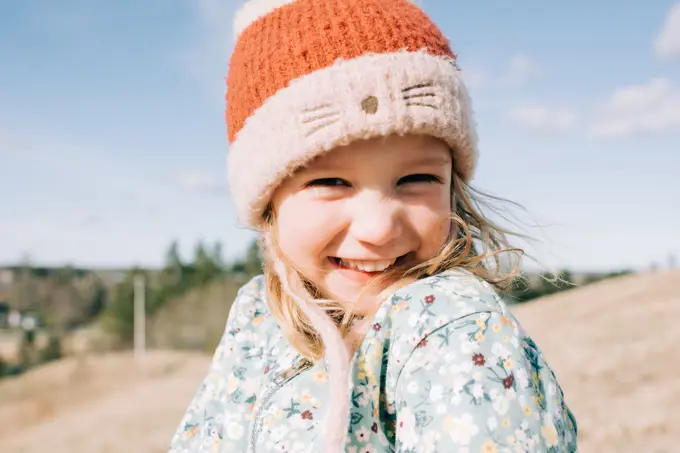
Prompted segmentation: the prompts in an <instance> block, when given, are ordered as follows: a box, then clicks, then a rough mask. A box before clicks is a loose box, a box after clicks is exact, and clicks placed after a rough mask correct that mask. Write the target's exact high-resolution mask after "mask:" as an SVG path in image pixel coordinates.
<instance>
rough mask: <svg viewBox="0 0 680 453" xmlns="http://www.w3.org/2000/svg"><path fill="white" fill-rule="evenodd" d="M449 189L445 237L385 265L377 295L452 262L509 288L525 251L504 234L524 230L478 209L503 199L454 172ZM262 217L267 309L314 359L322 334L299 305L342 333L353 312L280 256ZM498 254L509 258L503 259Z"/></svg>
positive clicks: (271, 217)
mask: <svg viewBox="0 0 680 453" xmlns="http://www.w3.org/2000/svg"><path fill="white" fill-rule="evenodd" d="M451 192H452V205H453V210H452V211H453V212H452V213H451V217H450V219H451V233H450V234H449V237H448V239H447V241H446V242H445V244H444V245H443V246H442V248H441V249H440V251H439V253H438V254H437V255H436V256H434V257H433V258H432V259H430V260H427V261H425V262H422V263H419V264H418V265H416V266H414V267H412V268H410V269H407V270H403V269H396V270H392V271H387V272H386V273H384V275H382V276H381V277H377V278H376V279H374V280H375V281H374V282H373V283H374V284H378V283H379V282H380V281H381V280H383V279H391V280H395V278H394V277H397V278H396V280H397V282H396V283H394V284H392V285H390V286H389V287H388V288H386V289H385V290H383V291H382V292H381V294H380V297H381V298H382V299H385V298H386V297H389V295H390V294H391V293H393V292H395V291H396V290H397V289H399V288H400V287H403V286H405V285H408V284H409V283H412V282H413V281H416V280H418V279H421V278H424V277H427V276H431V275H436V274H439V273H441V272H444V271H447V270H450V269H453V268H462V269H465V270H467V271H468V272H470V273H471V274H473V275H475V276H478V277H480V278H482V279H483V280H485V281H487V282H488V283H489V284H491V285H492V286H493V287H494V288H495V289H496V290H497V291H498V292H505V291H507V290H509V289H510V288H511V286H512V282H513V280H514V279H515V278H516V277H517V276H518V275H519V270H520V261H521V257H522V256H523V255H524V251H523V250H522V249H519V248H514V247H511V246H510V244H509V241H508V236H510V235H512V236H518V237H526V236H524V235H522V234H519V233H515V232H511V231H509V230H506V229H503V228H501V227H500V226H498V225H496V224H495V223H494V222H492V221H490V220H489V219H488V218H486V217H485V216H484V215H483V213H482V211H481V206H482V205H486V207H487V208H489V209H490V210H491V211H493V212H496V213H500V212H499V210H498V209H496V208H495V207H494V206H493V205H492V204H491V203H488V202H485V200H484V199H488V200H491V201H501V202H504V201H505V202H507V200H504V199H501V198H498V197H493V196H490V195H487V194H485V193H483V192H480V191H478V190H476V189H473V188H472V187H471V186H469V185H468V184H466V183H465V182H464V181H463V180H462V179H461V178H460V177H459V176H458V175H457V174H456V173H455V172H454V173H453V180H452V188H451ZM513 204H515V203H513ZM265 217H266V220H267V227H266V230H265V231H264V234H263V235H262V239H261V243H260V246H261V248H262V252H263V256H264V273H265V281H266V291H267V304H268V306H269V310H270V312H271V314H272V315H273V316H274V317H275V318H276V319H277V321H278V323H279V325H280V326H281V328H282V330H283V333H284V335H285V336H286V338H287V339H288V341H289V342H290V343H291V345H292V346H293V347H295V348H296V349H297V350H298V351H299V352H300V353H301V354H302V355H304V356H305V357H307V358H309V359H310V360H312V361H317V360H319V359H321V357H322V356H323V355H324V340H323V338H322V337H323V336H324V335H322V333H321V332H318V331H317V330H316V329H315V328H314V327H313V324H314V323H312V322H311V320H310V317H309V316H308V315H307V313H306V311H308V310H305V309H304V308H303V307H302V306H301V305H303V306H304V304H305V303H309V304H312V305H314V306H315V307H319V308H320V309H321V310H323V311H325V313H326V314H327V315H328V317H329V318H330V319H331V320H332V321H333V323H334V324H335V325H336V326H337V328H338V330H339V332H340V335H342V336H345V335H346V334H347V333H348V332H349V328H350V327H351V326H352V324H353V323H354V321H355V320H356V319H357V315H356V314H355V313H353V312H352V311H351V310H349V309H347V308H346V307H343V306H341V305H340V304H339V303H337V302H335V301H332V300H328V299H325V298H324V297H323V294H322V293H321V292H320V291H319V290H318V289H317V288H316V287H315V286H314V284H313V283H312V282H309V281H308V280H306V279H305V278H304V277H303V276H302V275H301V273H300V272H299V271H297V270H296V269H295V268H294V266H293V265H292V264H291V263H290V261H289V260H287V259H286V257H285V256H283V253H282V252H281V249H280V247H279V245H278V240H277V236H278V235H277V226H276V212H274V210H273V209H271V208H270V209H268V210H267V212H266V213H265ZM503 255H506V256H508V257H509V259H508V260H504V257H503ZM504 261H505V263H504ZM395 274H397V275H395ZM286 280H287V281H286Z"/></svg>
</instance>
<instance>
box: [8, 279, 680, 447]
mask: <svg viewBox="0 0 680 453" xmlns="http://www.w3.org/2000/svg"><path fill="white" fill-rule="evenodd" d="M230 291H233V288H228V287H226V286H224V287H219V285H218V286H215V287H214V288H213V289H206V292H205V293H203V294H202V295H203V296H204V297H200V295H199V294H198V293H197V294H196V295H195V296H192V297H194V298H193V299H191V300H192V301H193V302H194V303H195V304H196V305H194V307H200V310H197V311H201V310H202V309H206V310H220V314H219V315H218V314H215V315H214V318H215V329H217V328H218V327H217V326H219V325H220V324H223V323H224V319H223V318H222V317H223V316H224V317H226V312H227V310H228V305H229V303H230V301H231V298H228V294H229V292H230ZM225 301H226V302H225ZM182 305H183V304H180V303H178V302H177V303H176V305H174V306H173V304H171V305H169V306H168V307H169V308H168V310H169V311H168V312H167V313H168V314H166V315H165V316H166V318H165V319H164V320H161V318H159V320H158V321H157V322H158V323H159V324H158V326H162V327H157V329H159V330H158V332H164V334H163V335H167V334H168V330H170V329H172V328H173V326H174V328H175V329H177V330H178V331H180V332H182V331H184V327H182V328H180V327H179V326H184V325H185V324H186V325H190V326H193V327H192V328H191V329H189V330H187V331H186V332H190V333H182V334H181V335H182V336H185V335H186V336H187V337H189V338H193V340H192V341H196V342H197V344H200V342H201V341H208V342H211V341H213V340H207V339H208V338H209V337H208V336H205V337H201V336H200V335H199V334H198V333H197V331H198V330H199V327H198V326H200V322H201V320H200V319H199V318H198V317H197V318H195V319H191V318H190V316H191V313H192V311H191V310H189V309H185V308H182ZM185 310H186V311H185ZM512 310H513V311H514V312H515V313H516V314H517V316H518V317H519V319H520V321H521V322H522V324H523V325H524V326H525V327H526V328H527V329H528V330H529V332H530V333H531V334H532V336H533V337H534V338H535V339H536V340H537V341H538V343H539V345H540V346H541V347H542V349H543V350H544V352H545V354H546V356H547V357H548V360H549V361H550V363H551V365H552V366H553V368H554V369H555V371H556V373H557V375H558V377H559V379H560V382H561V383H562V385H563V388H564V391H565V393H566V398H567V401H568V403H569V405H570V406H571V407H572V409H573V410H574V412H575V414H576V417H577V419H578V421H579V425H580V431H579V433H580V451H582V452H585V453H588V452H598V453H614V452H617V453H639V452H674V451H677V446H678V445H680V431H678V430H677V427H678V426H680V411H678V410H677V408H678V407H680V379H678V378H677V377H678V376H680V350H679V349H678V348H677V344H679V343H680V329H678V327H677V323H678V320H679V319H680V272H677V271H675V272H660V273H653V274H646V275H642V274H641V275H630V276H623V277H617V278H613V279H609V280H606V281H602V282H598V283H594V284H592V285H589V286H586V287H583V288H577V289H574V290H570V291H566V292H563V293H560V294H556V295H552V296H549V297H546V298H542V299H539V300H536V301H532V302H527V303H525V304H521V305H515V306H513V307H512ZM182 316H184V317H186V318H185V319H183V318H182ZM218 318H219V319H218ZM180 320H181V321H180ZM219 329H221V327H220V328H219ZM159 335H160V333H159ZM163 335H161V337H162V338H163ZM168 341H169V340H168ZM208 364H209V356H208V355H207V354H198V353H181V352H166V351H152V352H150V353H149V354H148V356H147V358H146V360H145V361H144V363H142V364H137V363H135V361H134V359H133V357H132V356H131V355H129V354H127V353H122V354H107V355H98V356H91V357H87V358H84V359H75V358H70V359H66V360H62V361H60V362H56V363H53V364H50V365H46V366H43V367H40V368H38V369H35V370H32V371H30V372H28V373H26V374H25V375H22V376H19V377H16V378H10V379H6V380H4V381H0V401H2V404H1V405H0V445H2V446H3V448H2V451H3V453H5V452H6V453H42V452H44V451H45V449H46V442H49V448H48V449H49V451H50V452H51V453H66V452H68V453H99V452H101V453H127V452H130V451H134V452H135V453H164V452H165V449H166V447H167V443H168V442H169V439H170V436H171V435H172V433H173V432H174V429H175V428H176V426H177V424H178V423H179V420H180V418H181V416H182V414H183V412H184V410H185V408H186V405H187V404H188V402H189V399H190V398H191V395H192V394H193V393H194V391H195V390H196V388H197V386H198V384H199V382H200V380H201V379H202V378H203V376H204V373H205V372H206V370H207V367H208ZM46 439H47V441H46Z"/></svg>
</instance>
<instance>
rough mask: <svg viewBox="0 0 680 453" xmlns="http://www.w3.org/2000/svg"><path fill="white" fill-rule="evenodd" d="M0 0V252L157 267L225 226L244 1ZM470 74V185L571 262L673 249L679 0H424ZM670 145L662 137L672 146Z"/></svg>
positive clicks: (588, 264)
mask: <svg viewBox="0 0 680 453" xmlns="http://www.w3.org/2000/svg"><path fill="white" fill-rule="evenodd" d="M58 3H59V4H58V5H57V2H53V1H47V0H36V1H32V2H2V3H1V4H0V263H11V262H15V261H18V260H19V259H21V258H22V257H24V256H28V257H30V258H31V260H32V261H34V262H37V263H45V264H60V263H72V264H76V265H82V266H92V265H95V266H120V265H130V264H135V263H139V264H144V265H158V264H159V263H160V262H161V261H162V259H163V255H164V251H165V249H166V247H167V245H168V243H169V242H170V241H171V240H172V239H178V240H180V242H181V244H182V247H183V251H184V253H185V254H186V255H187V257H188V256H189V255H190V253H191V250H192V248H193V246H194V244H195V243H196V241H198V240H200V239H203V240H205V241H208V242H212V241H215V240H220V241H222V242H223V244H224V249H225V254H226V256H227V258H233V257H236V256H238V255H239V254H241V253H242V252H243V250H244V249H245V247H246V246H247V245H248V242H249V240H250V239H252V237H253V235H252V233H250V232H248V231H246V230H242V229H240V228H238V226H237V225H236V221H235V216H234V208H233V205H232V204H231V202H230V200H229V196H228V193H227V185H226V167H225V165H226V164H225V158H226V153H227V152H228V146H227V142H226V131H225V126H224V121H223V118H224V116H223V111H224V90H225V87H224V81H223V78H224V76H225V75H226V71H227V65H228V59H229V53H230V49H231V48H232V46H233V40H232V37H231V36H232V27H231V20H232V17H233V13H234V10H235V9H236V8H237V7H238V6H239V4H240V3H241V2H240V1H233V0H232V1H228V0H221V1H218V0H147V1H143V2H140V1H137V0H135V1H132V0H119V1H117V2H89V1H86V0H63V1H61V2H58ZM421 4H422V6H423V8H424V9H425V10H426V12H427V13H429V14H430V15H431V17H432V18H433V19H434V20H435V22H437V24H438V25H439V26H440V27H441V28H442V29H443V30H444V32H445V33H446V35H447V36H448V37H449V38H450V40H451V44H452V47H453V48H454V50H455V51H456V52H457V53H459V54H460V57H459V62H460V66H461V67H462V69H463V71H464V72H465V74H466V78H467V79H468V82H469V84H470V87H471V92H472V97H473V103H474V108H475V111H476V120H477V122H478V127H479V135H480V153H481V157H480V162H479V172H478V174H477V176H476V178H475V181H474V184H475V185H476V186H477V187H479V188H480V189H482V190H485V191H487V192H490V193H492V194H494V195H498V196H502V197H505V198H509V199H511V200H513V201H516V202H518V203H521V204H522V205H523V206H525V207H526V208H527V210H528V214H521V213H520V214H521V219H522V220H523V221H525V222H538V223H539V224H541V225H544V227H543V228H542V229H529V230H528V233H529V234H531V235H534V236H536V237H537V238H538V239H540V240H541V241H542V243H541V244H539V245H538V246H537V247H538V248H534V249H532V250H531V251H532V253H534V254H536V255H537V257H538V258H539V259H540V260H541V261H542V262H544V263H545V264H547V265H551V266H554V267H571V268H574V269H581V270H602V269H612V268H622V267H631V268H644V267H646V266H649V264H650V263H651V262H653V261H656V262H660V263H661V262H664V261H665V260H666V258H667V256H668V255H669V254H670V253H673V252H675V253H678V254H680V209H678V206H679V205H680V175H679V173H680V3H677V1H669V0H656V1H647V2H626V4H623V2H614V1H611V0H600V1H598V2H597V3H596V2H592V1H589V2H586V1H582V0H578V1H571V2H561V3H559V4H558V3H557V2H539V1H522V2H507V1H501V0H494V1H484V2H459V1H452V0H446V1H445V0H423V1H421ZM673 150H675V151H673Z"/></svg>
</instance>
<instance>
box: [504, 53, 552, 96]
mask: <svg viewBox="0 0 680 453" xmlns="http://www.w3.org/2000/svg"><path fill="white" fill-rule="evenodd" d="M542 72H543V70H542V69H541V67H540V66H539V64H538V63H536V62H535V61H534V60H532V59H531V58H529V57H528V56H526V55H523V54H518V55H515V56H514V57H512V59H511V60H510V63H509V64H508V68H507V72H506V73H505V75H503V76H502V77H500V78H499V79H498V84H499V85H500V86H501V87H508V88H518V87H521V86H524V85H525V84H526V83H527V82H529V81H531V80H532V79H534V78H536V77H538V76H540V75H541V74H542Z"/></svg>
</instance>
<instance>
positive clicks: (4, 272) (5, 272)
mask: <svg viewBox="0 0 680 453" xmlns="http://www.w3.org/2000/svg"><path fill="white" fill-rule="evenodd" d="M13 281H14V271H13V270H12V269H0V286H3V285H11V284H12V282H13Z"/></svg>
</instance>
